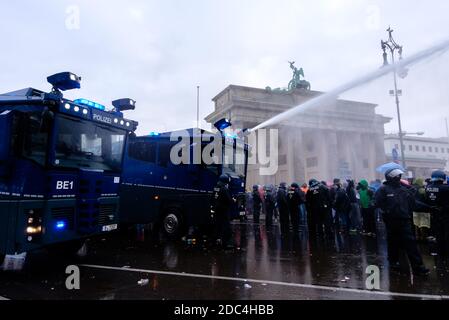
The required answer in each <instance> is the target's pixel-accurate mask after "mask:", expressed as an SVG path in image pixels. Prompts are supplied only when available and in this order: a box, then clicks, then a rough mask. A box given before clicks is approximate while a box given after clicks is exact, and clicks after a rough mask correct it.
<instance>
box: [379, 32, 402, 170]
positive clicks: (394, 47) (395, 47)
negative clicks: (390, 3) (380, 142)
mask: <svg viewBox="0 0 449 320" xmlns="http://www.w3.org/2000/svg"><path fill="white" fill-rule="evenodd" d="M387 32H388V35H389V38H388V41H383V40H381V46H382V50H383V59H384V66H388V54H387V49H388V50H390V53H391V62H392V64H394V63H395V52H396V51H397V52H398V54H399V60H402V49H403V47H402V46H400V45H399V44H397V43H396V41H395V40H394V39H393V29H391V27H389V28H388V29H387ZM399 76H400V77H401V78H402V77H405V76H406V70H403V72H401V73H400V74H399ZM397 77H398V71H397V70H396V69H394V96H395V98H396V109H397V113H398V123H399V140H400V143H401V160H402V166H403V167H404V169H406V164H405V148H404V139H403V138H404V133H403V131H402V123H401V112H400V109H399V91H398V80H397Z"/></svg>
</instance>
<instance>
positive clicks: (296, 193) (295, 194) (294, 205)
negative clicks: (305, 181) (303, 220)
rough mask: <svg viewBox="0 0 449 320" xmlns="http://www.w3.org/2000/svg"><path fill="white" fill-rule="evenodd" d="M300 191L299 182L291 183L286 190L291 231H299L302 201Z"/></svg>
mask: <svg viewBox="0 0 449 320" xmlns="http://www.w3.org/2000/svg"><path fill="white" fill-rule="evenodd" d="M300 192H301V190H300V188H299V184H297V183H292V185H291V187H290V190H289V191H288V209H289V211H290V220H291V222H292V226H293V232H298V231H299V217H300V205H301V204H303V203H304V200H303V197H302V196H301V194H300Z"/></svg>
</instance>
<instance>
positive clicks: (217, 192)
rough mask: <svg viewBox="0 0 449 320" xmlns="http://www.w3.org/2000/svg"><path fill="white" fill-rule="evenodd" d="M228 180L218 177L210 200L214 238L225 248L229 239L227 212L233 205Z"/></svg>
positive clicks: (229, 227)
mask: <svg viewBox="0 0 449 320" xmlns="http://www.w3.org/2000/svg"><path fill="white" fill-rule="evenodd" d="M229 182H230V178H229V176H228V175H226V174H223V175H221V176H220V178H219V180H218V183H217V185H216V186H215V188H214V194H213V198H212V210H211V211H212V213H213V216H214V224H215V236H216V239H217V242H218V243H220V242H221V245H222V246H223V247H224V248H226V247H227V246H228V245H229V240H230V238H231V222H230V217H229V210H230V208H231V205H232V203H233V199H232V196H231V193H230V192H229Z"/></svg>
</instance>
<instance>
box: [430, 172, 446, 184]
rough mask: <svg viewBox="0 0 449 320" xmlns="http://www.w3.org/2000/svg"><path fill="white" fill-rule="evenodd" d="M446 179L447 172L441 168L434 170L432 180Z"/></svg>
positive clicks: (441, 180)
mask: <svg viewBox="0 0 449 320" xmlns="http://www.w3.org/2000/svg"><path fill="white" fill-rule="evenodd" d="M444 181H446V173H444V171H441V170H437V171H434V172H433V173H432V182H444Z"/></svg>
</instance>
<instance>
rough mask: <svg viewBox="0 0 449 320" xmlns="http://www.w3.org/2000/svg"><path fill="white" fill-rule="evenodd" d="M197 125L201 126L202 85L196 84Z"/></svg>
mask: <svg viewBox="0 0 449 320" xmlns="http://www.w3.org/2000/svg"><path fill="white" fill-rule="evenodd" d="M196 127H197V128H198V129H199V128H200V86H196Z"/></svg>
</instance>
